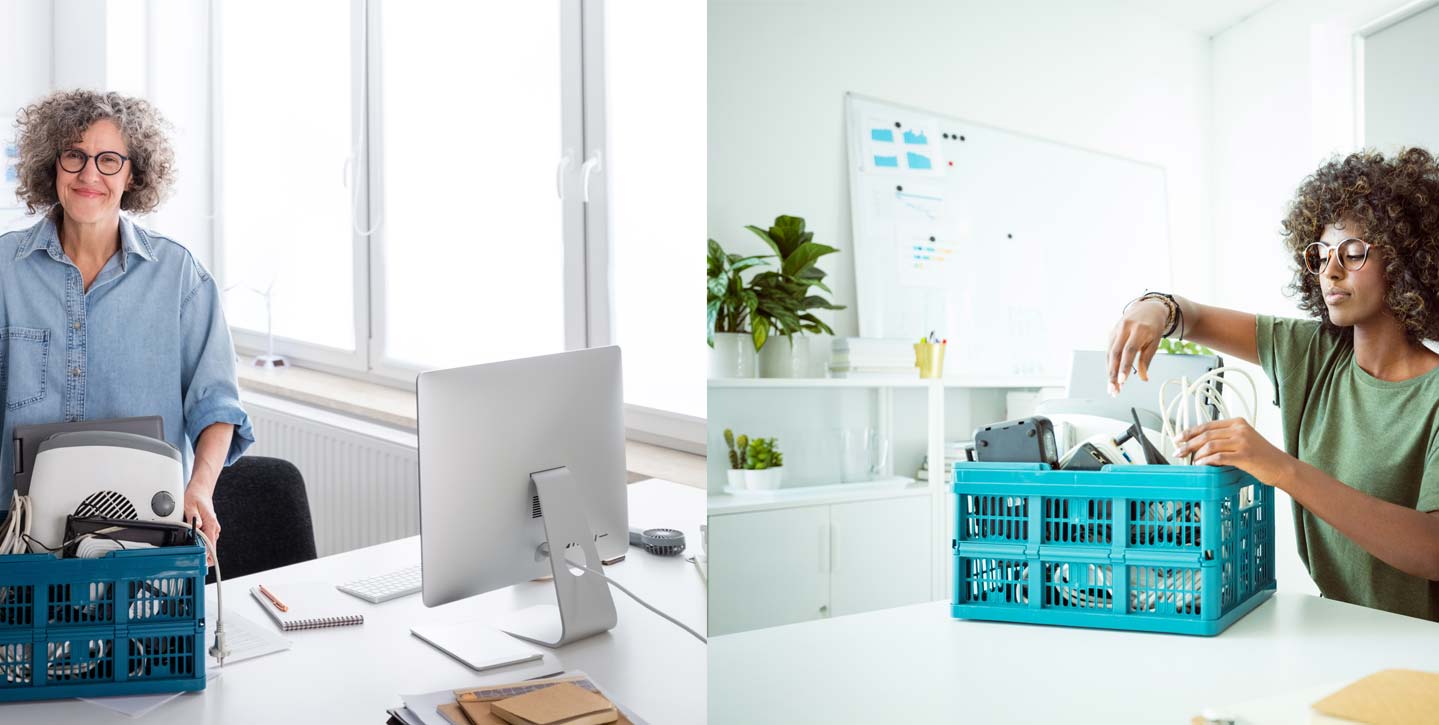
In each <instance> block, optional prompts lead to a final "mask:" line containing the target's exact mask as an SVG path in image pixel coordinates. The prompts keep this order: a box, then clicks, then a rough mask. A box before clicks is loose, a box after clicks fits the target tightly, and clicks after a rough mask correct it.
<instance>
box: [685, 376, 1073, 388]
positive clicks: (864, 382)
mask: <svg viewBox="0 0 1439 725" xmlns="http://www.w3.org/2000/svg"><path fill="white" fill-rule="evenodd" d="M931 382H932V381H929V380H922V379H920V378H915V379H913V380H870V379H864V378H712V379H710V381H709V387H710V388H712V389H718V388H740V389H744V388H759V389H766V388H927V387H929V385H930V383H931ZM942 382H943V383H944V387H946V388H1051V387H1064V386H1065V385H1068V382H1067V381H1065V380H1062V379H1059V378H945V379H944V380H943V381H942Z"/></svg>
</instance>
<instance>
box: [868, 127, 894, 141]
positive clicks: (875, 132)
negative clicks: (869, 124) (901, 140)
mask: <svg viewBox="0 0 1439 725" xmlns="http://www.w3.org/2000/svg"><path fill="white" fill-rule="evenodd" d="M869 140H871V141H883V142H885V143H894V132H893V131H891V130H889V129H887V128H872V129H870V130H869Z"/></svg>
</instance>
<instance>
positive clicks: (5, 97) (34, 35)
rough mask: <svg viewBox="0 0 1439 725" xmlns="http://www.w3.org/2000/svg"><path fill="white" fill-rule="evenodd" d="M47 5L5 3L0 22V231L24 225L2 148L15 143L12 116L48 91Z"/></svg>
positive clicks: (49, 37)
mask: <svg viewBox="0 0 1439 725" xmlns="http://www.w3.org/2000/svg"><path fill="white" fill-rule="evenodd" d="M50 12H51V10H50V3H49V2H48V1H46V0H37V1H36V2H23V3H7V4H6V5H5V10H4V14H3V15H0V17H3V22H0V69H4V70H3V72H0V231H7V230H9V229H12V228H16V227H21V226H24V225H25V222H24V209H23V208H21V207H20V206H19V204H20V202H19V201H18V200H16V198H15V183H14V182H11V181H8V180H7V179H6V176H5V169H6V159H5V156H4V152H5V148H6V147H8V146H10V145H11V144H13V143H14V141H15V114H16V112H17V111H19V110H20V108H21V107H23V106H24V105H25V104H27V103H29V102H30V101H32V100H34V99H35V98H36V97H38V96H40V95H41V94H43V93H44V92H45V91H46V90H48V89H49V88H50V55H51V53H50V44H51V33H50Z"/></svg>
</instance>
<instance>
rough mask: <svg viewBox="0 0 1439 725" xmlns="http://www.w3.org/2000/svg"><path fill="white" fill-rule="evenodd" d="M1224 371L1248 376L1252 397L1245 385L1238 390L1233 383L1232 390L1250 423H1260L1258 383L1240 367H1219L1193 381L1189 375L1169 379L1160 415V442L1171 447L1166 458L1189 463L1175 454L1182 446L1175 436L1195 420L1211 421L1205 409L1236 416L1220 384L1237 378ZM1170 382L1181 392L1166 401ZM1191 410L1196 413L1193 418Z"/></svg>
mask: <svg viewBox="0 0 1439 725" xmlns="http://www.w3.org/2000/svg"><path fill="white" fill-rule="evenodd" d="M1224 373H1230V374H1231V375H1238V376H1239V377H1242V378H1244V380H1245V382H1248V383H1249V395H1248V397H1245V395H1244V390H1243V389H1242V388H1241V389H1235V388H1234V386H1233V385H1232V384H1231V385H1230V386H1229V391H1230V392H1232V393H1233V394H1234V397H1235V399H1237V400H1238V401H1239V404H1240V405H1241V406H1242V412H1243V414H1244V418H1245V419H1246V420H1248V421H1249V425H1250V426H1257V425H1258V418H1257V416H1256V413H1257V411H1256V409H1255V407H1254V401H1255V400H1256V399H1257V398H1258V397H1259V393H1258V388H1256V387H1255V385H1254V378H1252V377H1250V375H1249V373H1247V372H1245V371H1243V370H1240V369H1239V368H1232V367H1222V368H1216V369H1214V370H1210V371H1209V372H1207V373H1205V374H1203V375H1201V376H1199V377H1198V378H1196V379H1195V380H1194V382H1192V383H1191V382H1189V378H1187V377H1181V378H1171V379H1169V380H1166V381H1164V384H1163V385H1160V386H1159V417H1160V422H1161V423H1162V424H1163V425H1164V431H1163V433H1162V438H1161V439H1160V442H1161V443H1167V444H1168V450H1167V451H1165V454H1166V457H1168V458H1169V461H1170V463H1173V464H1176V465H1188V461H1187V460H1185V459H1182V458H1179V457H1178V456H1176V455H1175V453H1174V452H1175V450H1176V449H1177V448H1178V447H1177V446H1176V445H1175V443H1174V438H1175V436H1176V435H1178V434H1179V433H1181V432H1183V431H1186V430H1189V428H1190V427H1191V421H1192V422H1193V424H1194V425H1198V424H1199V423H1201V422H1208V421H1207V420H1203V418H1205V417H1207V416H1206V414H1205V412H1204V411H1205V409H1207V408H1209V407H1213V408H1214V409H1215V410H1217V411H1218V417H1216V418H1214V420H1224V419H1226V418H1231V417H1234V416H1232V415H1231V414H1230V410H1229V405H1228V404H1227V403H1226V402H1225V399H1224V394H1223V392H1222V391H1221V390H1220V386H1221V385H1222V384H1223V383H1226V382H1230V383H1232V381H1233V380H1232V378H1231V379H1225V378H1224ZM1170 385H1178V386H1179V394H1178V395H1176V396H1175V397H1174V398H1173V399H1170V400H1166V399H1165V397H1164V393H1165V391H1166V390H1168V389H1169V386H1170ZM1191 411H1192V412H1193V416H1192V417H1191ZM1171 421H1172V423H1171Z"/></svg>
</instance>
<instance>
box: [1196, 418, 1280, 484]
mask: <svg viewBox="0 0 1439 725" xmlns="http://www.w3.org/2000/svg"><path fill="white" fill-rule="evenodd" d="M1174 444H1175V446H1177V449H1176V451H1175V452H1176V453H1177V454H1178V455H1181V456H1187V455H1189V454H1190V453H1193V454H1194V465H1196V466H1201V465H1202V466H1234V467H1235V468H1238V469H1240V470H1242V471H1244V472H1245V473H1248V474H1249V475H1251V476H1253V477H1255V478H1257V479H1259V482H1260V483H1267V484H1269V485H1270V486H1274V487H1275V488H1280V489H1284V490H1288V489H1287V488H1285V484H1286V483H1287V482H1288V480H1289V476H1290V475H1291V474H1292V472H1293V470H1294V468H1293V464H1295V463H1298V459H1296V458H1294V457H1293V456H1291V455H1289V454H1288V453H1285V452H1284V451H1281V450H1279V449H1278V448H1275V447H1274V444H1272V443H1270V442H1269V441H1267V440H1265V438H1264V436H1262V435H1259V431H1257V430H1254V428H1253V426H1251V425H1249V421H1247V420H1245V419H1243V418H1229V419H1227V420H1216V421H1213V422H1210V423H1205V424H1204V425H1200V426H1195V427H1193V428H1190V429H1189V430H1186V431H1184V432H1182V433H1180V434H1179V435H1178V436H1177V437H1176V438H1175V439H1174Z"/></svg>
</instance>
